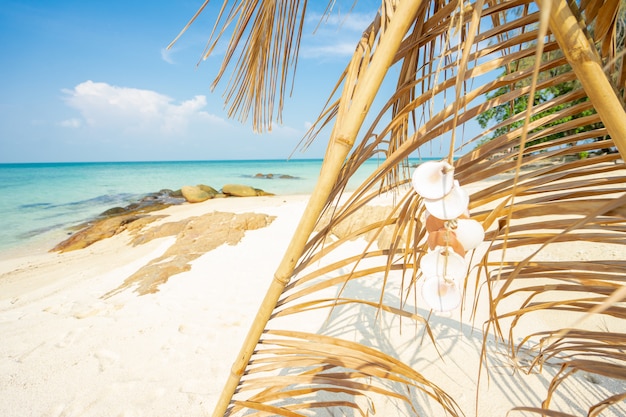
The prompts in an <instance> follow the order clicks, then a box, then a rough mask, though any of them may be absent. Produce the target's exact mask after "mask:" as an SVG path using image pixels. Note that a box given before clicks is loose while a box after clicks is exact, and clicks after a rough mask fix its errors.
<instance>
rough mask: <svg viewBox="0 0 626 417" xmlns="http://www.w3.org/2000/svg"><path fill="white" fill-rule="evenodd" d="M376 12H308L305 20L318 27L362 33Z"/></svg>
mask: <svg viewBox="0 0 626 417" xmlns="http://www.w3.org/2000/svg"><path fill="white" fill-rule="evenodd" d="M375 16H376V12H375V11H373V12H368V13H363V12H354V11H349V12H347V13H341V12H331V13H330V14H328V15H322V14H320V13H309V14H308V15H307V18H306V20H307V22H308V23H309V24H312V25H316V26H317V25H318V24H319V28H320V29H323V28H328V29H333V30H335V31H336V30H349V31H352V32H359V33H362V32H363V31H364V30H365V29H366V28H367V27H368V26H369V24H370V23H372V21H373V20H374V17H375Z"/></svg>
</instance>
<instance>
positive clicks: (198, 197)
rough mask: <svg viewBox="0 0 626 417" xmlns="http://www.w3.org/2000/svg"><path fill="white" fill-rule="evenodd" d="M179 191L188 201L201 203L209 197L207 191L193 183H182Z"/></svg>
mask: <svg viewBox="0 0 626 417" xmlns="http://www.w3.org/2000/svg"><path fill="white" fill-rule="evenodd" d="M180 191H181V192H182V193H183V197H185V200H187V201H188V202H189V203H201V202H203V201H206V200H208V199H209V198H211V195H210V194H209V193H207V192H206V191H204V190H202V189H201V188H199V187H197V186H194V185H184V186H183V187H182V188H181V189H180Z"/></svg>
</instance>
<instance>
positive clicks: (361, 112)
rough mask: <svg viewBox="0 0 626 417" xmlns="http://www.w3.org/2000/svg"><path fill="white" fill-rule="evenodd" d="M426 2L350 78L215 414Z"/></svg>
mask: <svg viewBox="0 0 626 417" xmlns="http://www.w3.org/2000/svg"><path fill="white" fill-rule="evenodd" d="M420 4H421V0H417V1H416V0H404V1H400V2H399V4H398V7H397V8H396V10H395V14H394V16H393V18H392V19H391V22H390V23H389V25H388V26H387V27H386V30H385V32H384V33H382V34H381V37H380V42H379V44H378V46H377V48H376V50H375V51H374V54H373V55H372V59H371V61H370V62H369V65H368V66H367V68H366V69H365V71H364V74H362V75H361V76H360V77H359V79H358V83H357V84H356V85H349V84H351V83H349V82H347V81H346V83H345V85H344V95H343V96H342V98H341V100H342V102H344V103H349V104H346V105H343V106H341V107H340V109H339V113H338V115H337V119H336V120H337V121H336V123H335V126H334V128H333V131H332V133H331V137H330V140H329V144H328V147H327V150H326V155H325V157H324V162H323V163H322V168H321V171H320V177H319V180H318V182H317V184H316V186H315V189H314V190H313V193H312V194H311V197H310V199H309V202H308V204H307V206H306V208H305V210H304V213H303V215H302V218H301V219H300V222H299V224H298V227H297V229H296V232H295V233H294V235H293V237H292V239H291V242H290V244H289V246H288V247H287V250H286V252H285V254H284V256H283V259H282V261H281V263H280V264H279V266H278V268H277V270H276V273H275V274H274V279H273V280H272V282H271V283H270V286H269V288H268V290H267V293H266V294H265V298H264V299H263V302H262V303H261V306H260V307H259V310H258V312H257V315H256V317H255V319H254V321H253V323H252V326H251V327H250V330H249V331H248V334H247V336H246V339H245V340H244V342H243V346H242V347H241V351H240V352H239V354H238V356H237V358H236V359H235V362H234V364H233V366H232V369H231V373H230V376H229V378H228V380H227V381H226V384H225V386H224V389H223V390H222V393H221V395H220V398H219V400H218V402H217V405H216V407H215V409H214V411H213V417H220V416H223V415H224V413H225V412H226V410H227V408H228V405H229V403H230V400H231V399H232V396H233V395H234V393H235V390H236V389H237V386H238V385H239V382H240V381H241V377H242V376H243V373H244V371H245V369H246V366H247V365H248V362H249V361H250V358H251V357H252V353H253V352H254V349H255V347H256V345H257V343H258V341H259V339H260V338H261V335H262V334H263V330H264V329H265V326H266V324H267V322H268V321H269V318H270V316H271V314H272V311H273V310H274V307H275V306H276V303H277V302H278V299H279V298H280V295H281V294H282V292H283V290H284V288H285V286H286V285H287V283H289V280H290V279H291V276H292V274H293V271H294V269H295V266H296V263H297V262H298V260H299V259H300V257H301V256H302V253H303V252H304V248H305V246H306V243H307V241H308V239H309V237H310V235H311V233H312V232H313V229H314V227H315V223H316V222H317V219H318V217H319V215H320V213H321V212H322V210H323V208H324V206H325V205H326V202H327V200H328V197H329V195H330V193H331V191H332V188H333V186H334V184H335V182H336V180H337V177H338V175H339V172H340V170H341V167H342V165H343V163H344V161H345V159H346V157H347V156H348V153H349V152H350V149H352V146H353V145H354V142H355V140H356V135H357V133H358V132H359V130H360V128H361V126H362V124H363V121H364V120H365V116H366V115H367V113H368V111H369V108H370V106H371V105H372V102H373V100H374V97H375V96H376V94H377V92H378V89H379V88H380V85H381V83H382V81H383V79H384V77H385V75H386V74H387V71H388V69H389V67H390V66H391V64H392V63H393V59H394V57H395V54H396V52H397V50H398V49H399V47H400V44H401V42H402V40H403V39H404V36H405V34H406V33H407V31H408V30H409V28H410V26H411V25H412V23H413V21H414V19H415V16H416V14H417V11H418V9H419V7H420ZM363 52H364V49H363V46H362V45H360V46H359V47H358V48H357V51H356V52H355V55H354V58H353V62H359V61H361V59H362V56H363ZM352 88H354V94H353V95H352V94H345V92H346V91H349V90H352ZM342 110H344V111H342ZM343 113H345V114H343Z"/></svg>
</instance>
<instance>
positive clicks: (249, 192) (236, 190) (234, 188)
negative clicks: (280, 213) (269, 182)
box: [222, 184, 274, 197]
mask: <svg viewBox="0 0 626 417" xmlns="http://www.w3.org/2000/svg"><path fill="white" fill-rule="evenodd" d="M222 192H223V193H224V194H226V195H229V196H234V197H256V196H261V195H274V194H271V193H267V192H265V191H263V190H259V189H258V188H254V187H251V186H249V185H241V184H226V185H225V186H223V187H222Z"/></svg>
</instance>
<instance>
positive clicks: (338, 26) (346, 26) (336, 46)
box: [301, 12, 375, 59]
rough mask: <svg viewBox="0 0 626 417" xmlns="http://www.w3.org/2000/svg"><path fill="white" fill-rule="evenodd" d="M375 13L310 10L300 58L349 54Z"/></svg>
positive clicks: (332, 56)
mask: <svg viewBox="0 0 626 417" xmlns="http://www.w3.org/2000/svg"><path fill="white" fill-rule="evenodd" d="M374 16H375V13H357V12H349V13H346V14H342V13H338V12H331V13H330V14H329V15H322V14H319V13H311V14H310V15H308V16H307V18H306V23H307V28H306V29H305V33H304V36H303V41H302V47H301V56H302V57H303V58H312V59H317V58H338V57H350V56H352V55H353V54H354V51H355V48H356V45H357V43H358V42H359V39H360V37H361V35H362V33H363V31H364V30H365V29H366V28H367V27H368V26H369V24H370V23H371V22H372V20H373V19H374Z"/></svg>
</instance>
